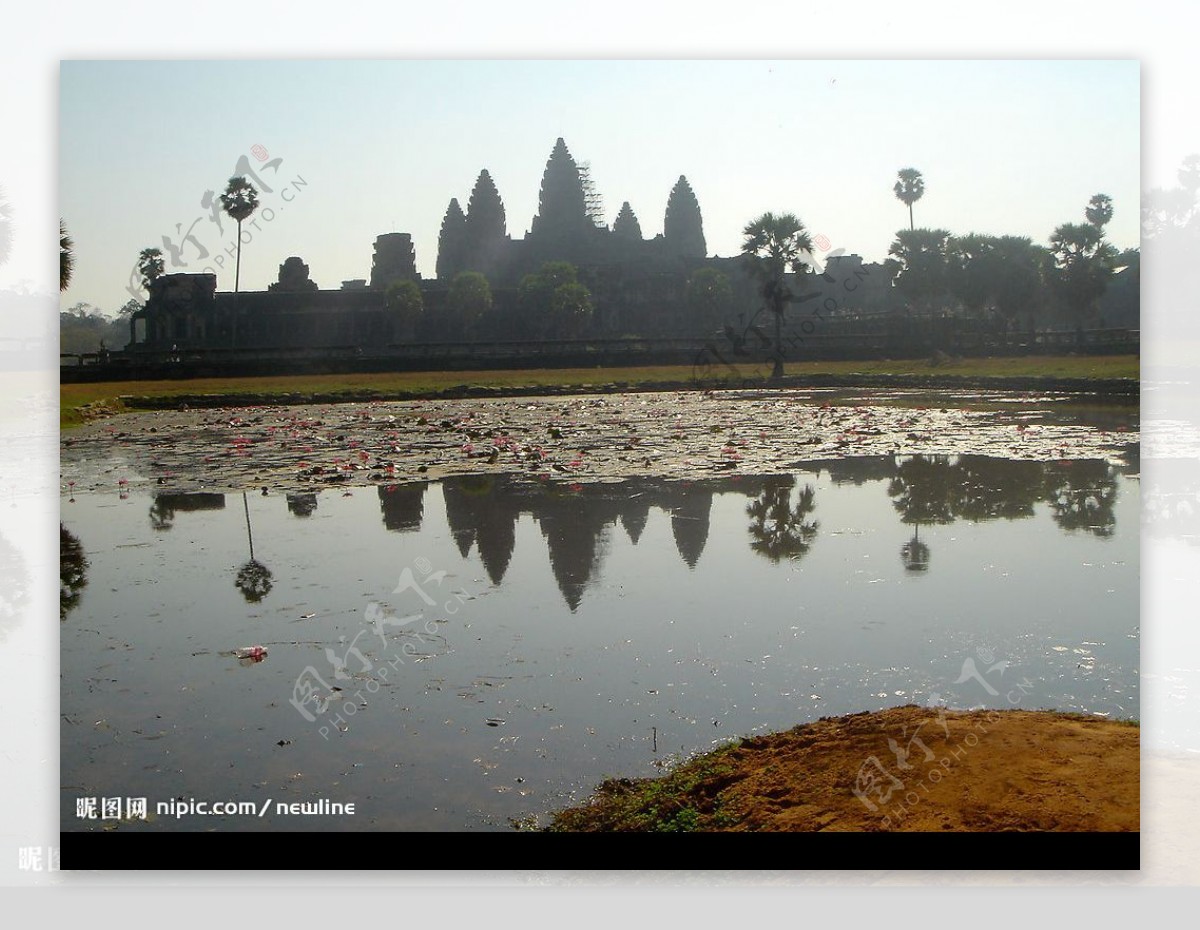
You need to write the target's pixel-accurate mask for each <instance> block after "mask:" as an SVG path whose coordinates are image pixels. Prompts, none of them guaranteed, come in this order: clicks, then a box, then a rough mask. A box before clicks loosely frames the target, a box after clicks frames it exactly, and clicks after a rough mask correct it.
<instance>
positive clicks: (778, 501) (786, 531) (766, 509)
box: [746, 478, 820, 562]
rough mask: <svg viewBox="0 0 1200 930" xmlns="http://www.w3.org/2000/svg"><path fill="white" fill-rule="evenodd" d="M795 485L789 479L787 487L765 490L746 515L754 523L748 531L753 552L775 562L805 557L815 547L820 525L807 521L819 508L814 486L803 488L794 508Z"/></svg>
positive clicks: (747, 509) (780, 486) (785, 485)
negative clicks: (816, 507) (813, 544)
mask: <svg viewBox="0 0 1200 930" xmlns="http://www.w3.org/2000/svg"><path fill="white" fill-rule="evenodd" d="M792 483H793V479H791V478H788V479H787V483H786V484H779V485H776V486H774V487H768V488H766V489H765V490H764V491H763V492H762V494H760V495H759V497H758V499H757V500H755V501H752V502H751V503H750V504H748V505H747V507H746V515H747V516H749V517H750V518H751V519H752V520H753V521H754V522H753V523H751V524H750V527H749V529H750V535H751V536H752V537H753V541H752V542H751V543H750V548H751V549H753V550H754V551H755V552H757V553H758V554H759V555H765V556H766V557H767V558H768V559H770V560H771V561H772V562H778V561H779V560H780V559H783V558H788V559H792V560H796V559H799V558H800V557H801V556H803V555H804V553H806V552H808V550H809V548H810V547H811V546H812V543H813V540H814V539H815V538H816V535H817V528H818V526H819V525H820V524H818V523H817V521H815V520H813V521H809V520H806V519H805V518H806V517H807V516H808V515H809V514H810V513H812V512H813V510H814V508H815V506H816V504H815V502H814V498H815V492H814V491H813V488H812V485H808V484H806V485H805V486H804V490H803V491H801V492H800V496H799V498H798V500H797V501H796V504H795V506H792Z"/></svg>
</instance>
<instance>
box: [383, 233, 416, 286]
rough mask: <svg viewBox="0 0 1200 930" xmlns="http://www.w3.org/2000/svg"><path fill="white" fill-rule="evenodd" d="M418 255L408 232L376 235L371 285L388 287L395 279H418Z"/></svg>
mask: <svg viewBox="0 0 1200 930" xmlns="http://www.w3.org/2000/svg"><path fill="white" fill-rule="evenodd" d="M419 278H420V275H418V274H417V256H416V252H415V251H414V250H413V242H412V236H411V235H410V234H408V233H384V234H383V235H382V236H376V237H375V257H374V259H373V260H372V262H371V287H372V288H386V287H387V286H388V285H389V284H391V283H392V282H393V281H404V280H407V281H416V280H418V279H419Z"/></svg>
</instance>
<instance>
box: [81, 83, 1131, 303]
mask: <svg viewBox="0 0 1200 930" xmlns="http://www.w3.org/2000/svg"><path fill="white" fill-rule="evenodd" d="M60 86H61V110H60V121H61V122H60V134H59V145H60V164H59V171H60V174H59V177H60V212H61V214H62V216H63V217H64V218H65V219H66V221H67V223H68V225H69V227H70V230H71V233H72V235H73V237H74V240H75V250H76V256H77V267H76V274H75V278H74V281H73V283H72V286H71V289H70V290H69V291H68V292H67V293H66V294H65V295H63V298H62V303H63V305H64V306H70V305H72V304H74V303H76V302H78V301H86V302H89V303H92V304H95V305H96V306H98V307H100V308H101V309H103V310H105V311H108V312H113V311H115V310H116V309H117V308H118V307H119V306H120V305H121V304H122V303H124V301H125V300H126V299H128V296H129V295H128V294H126V293H125V290H124V288H125V287H126V285H127V284H128V282H129V273H130V270H131V268H132V266H133V264H134V262H135V260H136V256H137V253H138V252H139V251H140V250H141V249H142V248H145V247H148V246H158V247H162V246H163V241H162V240H163V236H164V235H165V236H167V237H169V238H170V239H171V241H172V242H173V243H174V244H176V245H180V246H182V251H181V254H180V258H181V260H182V261H186V262H187V263H188V267H186V268H184V267H173V266H172V263H171V260H170V256H169V255H168V256H167V258H168V261H167V271H169V272H170V271H200V270H203V269H204V267H205V266H215V263H214V259H215V256H216V255H217V254H221V253H223V251H224V249H225V248H226V247H231V245H232V243H233V241H234V235H233V232H232V224H231V221H230V220H228V218H227V217H224V216H222V217H221V220H222V222H223V223H224V226H225V229H224V234H219V233H218V230H217V227H216V225H215V224H214V223H213V222H212V220H211V219H210V213H209V210H208V209H206V208H204V207H202V206H201V199H202V197H203V196H204V194H205V192H206V191H213V192H214V194H220V193H221V191H222V190H223V189H224V185H225V183H226V182H227V181H228V179H229V177H230V175H231V174H233V173H234V169H235V166H236V165H237V162H238V159H239V157H242V156H244V157H245V158H246V159H247V160H248V163H249V165H250V166H251V167H253V168H254V169H255V170H256V171H259V172H260V176H261V178H262V179H263V180H264V181H266V183H267V184H269V185H270V186H271V187H272V188H273V189H274V191H273V192H272V193H270V194H267V193H265V192H264V193H263V196H262V200H263V206H264V207H266V208H269V209H270V210H271V211H272V213H271V214H270V217H271V218H270V219H269V221H268V214H267V211H266V210H260V215H259V217H258V224H259V228H258V229H257V230H249V232H250V234H251V235H252V237H253V238H252V241H251V242H249V243H247V244H245V245H244V246H243V250H242V272H241V286H242V288H243V289H246V290H258V289H262V288H265V287H266V286H267V284H268V283H269V282H271V281H273V280H275V278H276V276H277V272H278V267H279V265H280V263H281V262H283V260H284V259H285V258H287V257H288V256H290V255H299V256H301V257H303V259H304V260H305V261H306V262H307V263H308V264H309V266H310V270H311V274H312V277H313V279H314V280H315V281H316V282H317V283H318V284H319V285H320V286H321V287H326V288H336V287H339V286H340V283H341V282H342V281H343V280H345V279H348V278H365V277H368V276H369V274H370V268H371V255H372V244H373V242H374V239H375V237H376V236H377V235H379V234H380V233H385V232H392V231H396V232H408V233H411V234H412V236H413V239H414V244H415V247H416V252H417V267H418V270H420V271H421V273H422V274H423V275H426V276H428V277H432V276H433V274H434V263H435V261H436V258H437V235H438V229H439V227H440V224H441V220H442V216H443V214H444V213H445V210H446V205H447V204H448V203H449V201H450V198H451V197H457V198H458V199H459V202H460V203H461V204H462V205H463V207H464V209H465V207H466V202H467V198H468V197H469V195H470V191H471V188H472V186H473V185H474V183H475V179H476V177H477V176H478V174H479V171H480V169H483V168H486V169H487V170H488V171H489V172H490V173H491V175H492V177H493V178H494V179H495V181H496V184H497V187H498V188H499V191H500V196H501V197H502V199H503V201H504V205H505V208H506V212H507V216H508V232H509V234H510V235H512V236H513V237H514V238H520V237H521V236H522V235H524V233H525V232H526V231H527V230H528V229H529V225H530V221H531V219H532V217H533V215H534V214H535V213H536V211H537V196H538V188H539V184H540V181H541V175H542V171H543V169H544V167H545V163H546V159H547V157H548V156H549V153H550V150H551V148H552V147H553V145H554V141H555V139H556V138H557V137H558V136H562V137H563V138H564V139H565V140H566V142H567V146H568V148H569V149H570V150H571V153H572V154H573V155H574V156H575V158H576V160H577V161H586V162H589V163H590V165H591V173H592V178H593V180H594V182H595V185H596V188H597V190H598V191H599V193H600V194H601V195H602V197H603V200H604V207H605V213H606V217H607V219H608V221H609V223H610V224H611V222H612V220H613V218H614V217H615V215H616V212H617V210H618V209H619V208H620V206H621V203H622V201H625V200H628V201H629V202H630V204H631V205H632V206H633V209H634V211H635V212H636V214H637V216H638V219H639V220H640V222H641V226H642V231H643V233H644V234H645V235H646V236H647V237H651V236H654V235H655V234H657V233H660V232H662V222H663V211H664V209H665V206H666V200H667V195H668V194H669V192H670V189H671V187H672V185H673V184H674V183H675V181H676V179H677V178H678V177H679V175H680V174H685V175H687V177H688V180H689V181H690V182H691V185H692V188H693V190H694V191H695V192H696V196H697V198H698V199H699V202H700V209H701V212H702V214H703V217H704V232H705V235H706V237H707V241H708V251H709V254H710V255H713V254H715V255H732V254H735V253H736V252H737V251H738V249H739V247H740V239H741V235H740V233H741V229H742V227H743V226H744V225H745V224H746V223H747V222H748V221H749V220H750V219H752V218H753V217H755V216H756V215H758V214H760V213H762V212H764V211H766V210H774V211H790V212H794V213H796V214H797V215H798V216H799V217H800V218H801V220H802V221H803V222H804V223H805V225H806V226H807V227H808V229H809V231H810V232H811V233H812V234H813V235H816V234H824V235H825V236H826V237H828V239H829V240H830V242H831V243H832V245H833V247H834V248H838V247H841V248H845V249H846V250H847V251H848V252H857V253H859V254H861V255H863V256H864V257H866V258H867V259H868V260H881V259H882V258H884V257H885V256H886V253H887V249H888V245H889V244H890V243H891V241H892V239H893V237H894V235H895V232H896V231H897V230H898V229H900V228H906V227H907V225H908V213H907V210H906V208H905V207H904V205H903V204H901V203H900V202H899V201H898V200H897V199H896V198H895V196H894V195H893V193H892V185H893V184H894V182H895V175H896V171H897V170H898V169H899V168H902V167H906V166H913V167H916V168H918V169H919V170H920V171H921V172H922V173H923V174H924V176H925V182H926V193H925V196H924V198H923V199H922V200H921V201H920V202H918V203H917V205H916V207H915V213H916V222H917V225H928V226H939V227H942V228H945V229H948V230H950V231H951V232H955V233H966V232H981V233H990V234H1016V235H1024V236H1029V237H1030V238H1032V239H1033V240H1034V241H1035V242H1039V243H1043V244H1044V243H1046V241H1047V239H1048V237H1049V235H1050V233H1051V232H1052V230H1053V229H1054V227H1055V226H1056V225H1058V224H1060V223H1063V222H1082V221H1083V209H1084V206H1085V205H1086V203H1087V201H1088V198H1089V197H1090V196H1091V195H1092V194H1095V193H1098V192H1103V193H1107V194H1108V195H1110V196H1111V197H1112V198H1113V201H1114V206H1115V215H1114V218H1113V221H1112V223H1111V224H1110V225H1109V227H1108V233H1109V238H1110V240H1111V241H1112V242H1113V243H1114V244H1116V245H1117V246H1118V247H1126V246H1136V245H1137V244H1138V201H1139V197H1140V185H1139V146H1140V140H1139V65H1138V63H1137V62H1136V61H1000V62H987V61H929V62H919V61H917V62H913V61H892V62H871V61H849V62H837V61H783V62H768V61H692V62H688V61H666V62H645V61H597V62H555V61H529V62H522V61H494V62H477V61H395V62H391V61H379V62H373V61H348V62H314V61H295V62H287V61H272V62H250V63H239V62H225V61H221V62H137V63H123V62H64V63H63V65H62V69H61V83H60ZM255 146H261V147H262V148H263V149H265V150H266V161H265V162H264V161H260V159H259V157H256V156H255V154H253V152H252V149H253V147H255ZM259 155H260V156H261V155H262V150H261V149H260V150H259ZM275 159H279V161H278V162H277V163H276V164H275V167H273V168H272V167H266V166H268V165H271V163H272V162H273V160H275ZM196 220H199V222H195V221H196ZM244 228H245V227H244ZM189 230H190V231H191V233H192V234H193V236H194V237H195V241H194V243H190V244H183V237H184V236H185V235H186V234H187V233H188V232H189ZM197 244H198V245H199V247H201V248H203V249H206V250H207V251H208V252H209V253H210V254H209V256H208V257H207V258H205V259H200V258H199V248H197ZM218 287H219V288H220V289H222V290H226V289H230V290H231V289H232V287H233V260H232V258H226V259H225V261H224V264H223V266H220V268H219V270H218Z"/></svg>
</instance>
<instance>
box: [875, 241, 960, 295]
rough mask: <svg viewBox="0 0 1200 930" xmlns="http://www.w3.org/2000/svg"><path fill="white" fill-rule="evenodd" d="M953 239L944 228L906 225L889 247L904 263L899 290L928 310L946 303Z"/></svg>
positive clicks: (900, 262) (899, 274)
mask: <svg viewBox="0 0 1200 930" xmlns="http://www.w3.org/2000/svg"><path fill="white" fill-rule="evenodd" d="M949 243H950V233H948V232H947V231H946V230H944V229H902V230H900V232H898V233H896V239H895V241H894V242H893V243H892V245H891V248H889V249H888V254H889V255H891V256H892V257H893V258H895V259H896V260H897V261H898V262H899V264H900V270H899V273H898V274H897V275H896V279H895V287H896V290H898V291H899V292H900V293H901V294H902V295H903V296H904V297H905V299H907V300H908V301H909V303H911V304H912V305H913V306H914V307H916V308H918V309H920V310H924V311H925V312H926V313H932V312H933V311H934V309H935V308H939V307H941V306H944V301H945V298H946V295H947V293H948V292H949V289H950V283H951V271H950V258H949Z"/></svg>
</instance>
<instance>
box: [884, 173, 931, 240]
mask: <svg viewBox="0 0 1200 930" xmlns="http://www.w3.org/2000/svg"><path fill="white" fill-rule="evenodd" d="M896 178H897V180H896V186H895V187H893V188H892V190H893V191H894V192H895V194H896V196H897V197H898V198H900V200H902V201H904V203H906V204H908V228H909V229H915V228H916V227H914V226H913V204H914V203H916V202H917V201H918V200H920V199H921V196H922V195H923V194H924V193H925V179H924V178H923V177H921V172H919V171H918V170H917V169H916V168H901V169H900V171H899V172H897V174H896Z"/></svg>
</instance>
